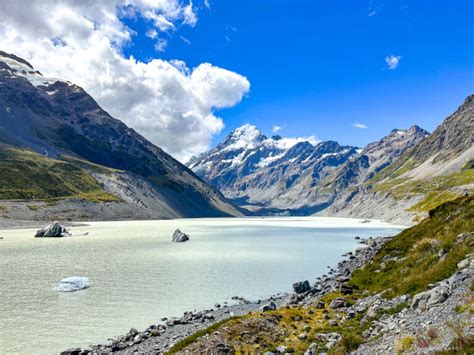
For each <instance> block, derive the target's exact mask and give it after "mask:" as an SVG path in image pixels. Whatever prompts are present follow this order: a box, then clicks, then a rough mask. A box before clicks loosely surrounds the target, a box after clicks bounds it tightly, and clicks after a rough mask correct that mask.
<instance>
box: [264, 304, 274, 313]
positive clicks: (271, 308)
mask: <svg viewBox="0 0 474 355" xmlns="http://www.w3.org/2000/svg"><path fill="white" fill-rule="evenodd" d="M276 308H277V306H276V304H275V302H270V303H269V304H266V305H264V306H263V307H262V311H263V312H268V311H274V310H275V309H276Z"/></svg>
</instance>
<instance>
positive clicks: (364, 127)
mask: <svg viewBox="0 0 474 355" xmlns="http://www.w3.org/2000/svg"><path fill="white" fill-rule="evenodd" d="M352 127H355V128H360V129H366V128H367V125H366V124H363V123H360V122H356V123H353V124H352Z"/></svg>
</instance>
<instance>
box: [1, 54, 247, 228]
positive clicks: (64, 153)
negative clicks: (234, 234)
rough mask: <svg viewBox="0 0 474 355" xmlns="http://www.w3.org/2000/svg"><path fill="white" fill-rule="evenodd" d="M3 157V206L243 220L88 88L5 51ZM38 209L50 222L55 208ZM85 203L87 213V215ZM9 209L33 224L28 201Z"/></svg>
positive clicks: (11, 215)
mask: <svg viewBox="0 0 474 355" xmlns="http://www.w3.org/2000/svg"><path fill="white" fill-rule="evenodd" d="M19 148H20V149H19ZM25 149H26V150H25ZM0 151H1V154H2V157H3V158H2V161H1V163H2V164H3V166H4V169H3V170H2V171H1V172H0V179H1V181H2V187H1V189H0V198H1V199H2V200H11V199H20V200H31V201H33V202H35V201H38V200H41V201H44V200H49V202H51V201H52V199H54V200H55V202H57V203H58V204H59V205H58V204H57V205H56V207H57V208H58V209H59V211H58V213H59V212H60V211H61V210H62V211H64V210H71V211H74V210H76V211H78V210H80V211H81V212H82V213H85V214H86V215H84V216H82V217H83V218H94V219H101V218H102V217H104V218H108V217H110V216H109V214H110V215H113V217H112V218H122V217H130V218H170V217H199V216H228V215H238V214H240V213H239V212H238V211H237V210H236V209H235V208H234V207H233V206H232V205H230V204H229V203H228V202H227V201H226V200H225V198H224V197H223V196H222V195H221V194H220V193H219V192H218V191H217V190H215V189H214V188H212V187H210V186H208V185H207V184H206V183H204V182H203V181H202V180H201V179H199V178H198V177H197V176H196V175H195V174H193V172H192V171H191V170H189V169H188V168H186V167H185V166H183V165H182V164H181V163H179V162H178V161H176V160H175V159H173V158H172V157H171V156H169V155H168V154H166V153H165V152H164V151H163V150H161V149H160V148H158V147H156V146H155V145H153V144H152V143H150V142H149V141H147V140H146V139H145V138H144V137H142V136H141V135H139V134H138V133H136V132H135V131H134V130H133V129H130V128H129V127H127V126H126V125H125V124H123V123H122V122H121V121H119V120H117V119H114V118H113V117H111V116H110V115H109V114H108V113H107V112H105V111H104V110H103V109H102V108H101V107H100V106H99V105H98V104H97V103H96V102H95V101H94V99H93V98H92V97H91V96H90V95H88V94H87V93H86V92H85V91H84V90H83V89H82V88H80V87H78V86H76V85H74V84H72V83H69V82H66V81H62V80H60V79H56V78H49V77H45V76H43V75H42V74H41V73H40V72H38V71H36V70H35V69H34V68H33V67H32V66H31V65H30V64H29V63H28V62H26V61H25V60H23V59H21V58H18V57H16V56H14V55H11V54H7V53H4V52H0ZM33 154H36V157H33ZM25 159H26V160H30V161H35V162H36V163H37V164H35V166H34V169H23V170H20V171H19V170H18V166H24V167H28V166H29V163H28V162H27V161H26V160H25ZM12 161H15V163H14V164H11V162H12ZM8 162H10V164H9V163H8ZM30 168H31V166H30ZM78 175H80V177H78ZM40 176H41V178H39V177H40ZM72 177H77V178H75V179H74V180H75V182H74V183H71V182H70V181H69V180H70V179H71V178H72ZM80 180H82V181H80ZM46 185H47V186H46ZM67 185H69V186H68V187H66V188H65V186H67ZM72 185H74V186H72ZM56 187H57V189H56ZM93 192H94V193H95V194H97V193H98V194H100V195H101V196H102V197H104V196H106V197H107V198H106V200H107V201H108V203H109V206H108V207H107V208H106V209H107V211H108V212H109V214H106V215H104V214H101V213H100V210H101V209H100V208H98V206H97V205H91V203H96V204H97V203H99V204H100V202H99V201H98V199H97V198H96V196H94V193H93ZM38 203H39V204H38V205H34V204H33V205H34V206H36V207H33V208H34V209H35V210H36V211H35V216H37V217H38V218H42V216H43V217H44V218H49V215H48V211H51V210H54V208H50V206H49V205H50V204H51V203H50V204H47V205H44V204H41V202H38ZM83 204H87V208H80V207H81V206H83ZM2 205H4V208H3V209H2V210H3V212H2V213H3V214H4V215H6V216H7V217H9V218H22V217H24V218H29V217H30V215H28V213H27V212H28V211H27V208H25V204H24V203H23V204H22V202H18V203H17V204H13V205H14V206H12V203H11V202H9V203H7V202H5V203H4V202H2ZM62 205H64V206H62ZM5 206H6V207H5ZM58 206H60V207H58ZM7 207H8V208H7ZM10 207H11V208H10ZM102 207H103V206H102ZM76 208H77V209H76ZM30 210H31V208H30ZM88 210H90V211H95V212H96V213H93V214H92V213H88V212H87V211H88ZM97 212H98V213H97ZM114 212H115V213H116V214H115V213H114ZM70 215H71V214H70V213H64V216H70ZM73 216H74V218H77V217H78V214H77V213H75V214H73Z"/></svg>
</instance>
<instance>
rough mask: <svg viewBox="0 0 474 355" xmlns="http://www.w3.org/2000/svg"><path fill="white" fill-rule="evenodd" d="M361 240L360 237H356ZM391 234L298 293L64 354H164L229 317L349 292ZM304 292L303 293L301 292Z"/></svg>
mask: <svg viewBox="0 0 474 355" xmlns="http://www.w3.org/2000/svg"><path fill="white" fill-rule="evenodd" d="M355 238H356V239H359V238H358V237H355ZM391 238H392V237H377V238H369V239H366V240H363V239H361V240H360V246H359V247H358V248H357V249H356V250H355V252H348V253H346V254H343V255H342V256H343V257H346V259H344V260H343V261H341V262H340V263H339V264H338V265H337V267H336V268H331V269H329V272H328V275H323V276H321V277H318V278H317V281H316V283H315V284H314V285H312V286H311V285H309V283H308V286H309V288H308V289H307V288H303V289H301V290H298V287H299V286H298V284H299V283H295V284H294V285H293V286H294V288H295V289H297V291H298V292H295V293H292V294H277V295H274V296H272V297H270V298H268V299H266V300H262V301H257V302H251V301H248V300H246V299H244V298H241V297H237V296H236V297H233V299H234V300H235V301H238V302H239V303H238V304H233V305H226V304H224V305H220V304H216V305H215V307H214V308H213V309H207V310H202V311H189V312H185V313H184V314H183V316H182V317H181V318H171V319H166V318H163V319H162V322H161V323H159V324H153V325H150V326H149V327H148V328H147V329H146V330H144V331H138V330H136V329H135V328H131V329H130V330H129V331H128V333H127V334H125V335H123V336H119V337H117V338H115V339H113V340H111V342H110V343H109V344H106V345H105V344H97V345H94V346H91V347H90V348H88V349H79V348H74V349H68V350H66V351H63V352H62V353H61V355H85V354H105V353H112V352H113V353H117V354H133V353H139V354H161V353H165V352H166V351H167V350H169V349H170V348H171V347H172V346H173V345H174V344H176V343H177V342H178V341H180V340H182V339H184V338H186V337H187V336H190V335H192V334H194V333H196V332H197V331H199V330H202V329H205V328H207V327H209V326H211V325H213V324H216V323H218V322H220V321H222V320H224V319H227V318H229V317H236V316H241V315H245V314H248V313H249V312H258V311H262V312H263V311H266V310H272V309H273V308H274V307H277V308H280V307H284V306H304V305H305V304H309V303H312V302H314V300H315V299H317V298H319V297H321V296H323V295H325V294H328V293H330V292H333V291H338V290H340V291H343V292H350V287H349V286H348V285H347V281H349V276H350V274H351V273H352V271H353V270H355V269H357V268H359V267H361V266H362V265H364V264H365V263H367V262H369V261H370V260H371V259H372V258H373V256H374V255H375V254H376V253H377V251H378V250H379V249H380V248H381V247H382V246H383V245H384V244H385V243H386V242H387V241H389V240H390V239H391ZM302 291H303V292H302Z"/></svg>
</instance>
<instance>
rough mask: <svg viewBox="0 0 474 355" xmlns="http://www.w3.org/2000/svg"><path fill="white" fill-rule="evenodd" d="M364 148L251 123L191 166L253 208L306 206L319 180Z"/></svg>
mask: <svg viewBox="0 0 474 355" xmlns="http://www.w3.org/2000/svg"><path fill="white" fill-rule="evenodd" d="M359 151H360V149H358V148H357V147H352V146H341V145H339V144H338V143H337V142H333V141H327V142H317V141H316V140H315V139H314V138H283V137H281V136H273V137H270V138H268V137H267V136H265V135H264V134H262V133H261V132H260V131H259V130H258V129H257V128H256V127H255V126H252V125H248V124H247V125H244V126H242V127H239V128H237V129H235V130H234V131H232V132H231V133H230V134H229V135H228V136H227V137H226V138H225V139H224V140H223V141H222V142H221V143H220V144H218V145H217V146H216V147H215V148H214V149H212V150H210V151H209V152H207V153H205V154H203V155H201V156H200V157H198V158H194V159H192V160H191V161H190V162H189V163H188V166H189V167H190V168H191V169H192V170H193V171H194V172H195V173H196V174H197V175H198V176H200V177H202V178H203V179H204V180H205V181H207V182H209V183H211V184H212V185H213V186H215V187H217V188H218V189H220V190H221V192H223V193H224V195H225V196H226V197H228V198H232V199H235V200H238V201H239V203H240V204H241V205H243V206H245V207H247V208H250V209H254V207H255V206H259V208H260V207H263V208H269V209H271V210H272V209H279V210H289V209H301V208H306V207H305V206H306V205H308V200H309V199H310V195H311V193H312V189H313V188H314V187H315V186H317V184H318V183H319V181H320V180H322V179H324V178H325V177H327V176H329V175H330V174H331V173H332V172H333V171H334V169H335V168H337V167H338V166H340V165H341V164H343V163H345V162H346V161H348V160H349V159H350V158H351V157H352V156H354V155H356V154H358V152H359ZM314 205H319V203H315V204H314ZM313 207H314V206H311V207H309V208H310V209H311V208H313Z"/></svg>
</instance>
